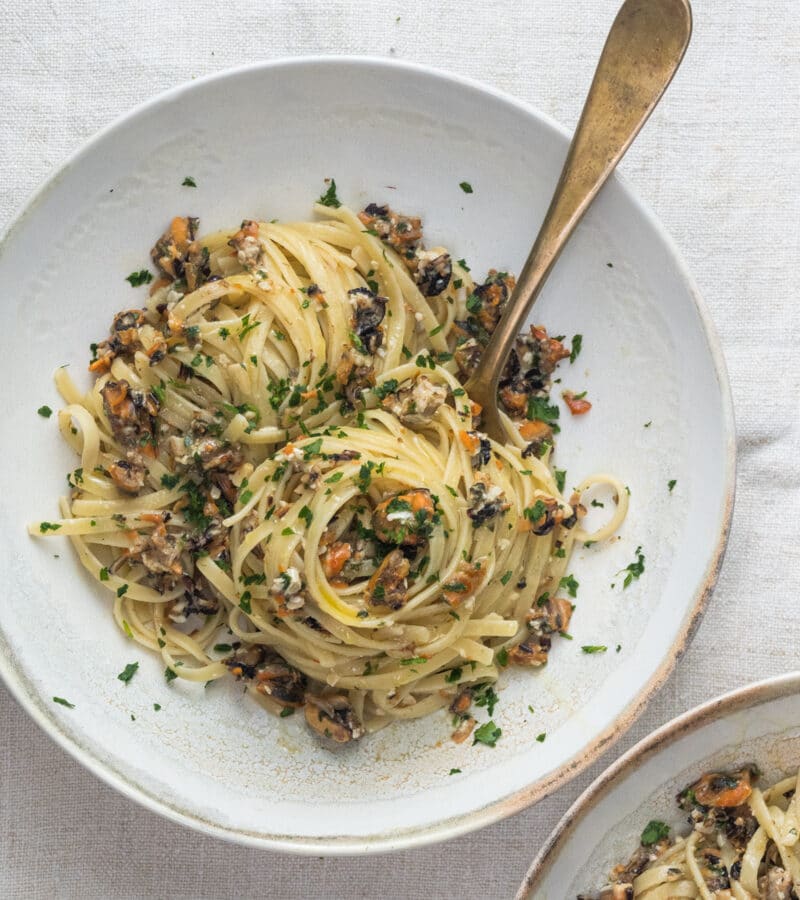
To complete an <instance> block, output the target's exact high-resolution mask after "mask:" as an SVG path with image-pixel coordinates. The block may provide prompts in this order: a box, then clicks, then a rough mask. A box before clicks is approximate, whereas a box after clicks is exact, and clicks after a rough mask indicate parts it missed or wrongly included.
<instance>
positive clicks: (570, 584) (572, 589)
mask: <svg viewBox="0 0 800 900" xmlns="http://www.w3.org/2000/svg"><path fill="white" fill-rule="evenodd" d="M558 586H559V587H560V588H564V590H565V591H566V592H567V593H568V594H569V595H570V597H577V596H578V588H579V587H580V582H579V581H576V580H575V577H574V575H565V576H564V577H563V578H562V579H561V581H559V582H558Z"/></svg>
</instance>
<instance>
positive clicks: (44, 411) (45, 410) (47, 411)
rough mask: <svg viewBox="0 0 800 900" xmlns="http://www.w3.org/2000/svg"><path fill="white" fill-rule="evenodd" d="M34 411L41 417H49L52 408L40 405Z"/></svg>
mask: <svg viewBox="0 0 800 900" xmlns="http://www.w3.org/2000/svg"><path fill="white" fill-rule="evenodd" d="M36 412H37V413H39V415H40V416H41V417H42V418H43V419H49V418H50V416H52V415H53V410H52V409H50V407H49V406H40V407H39V408H38V409H37V410H36Z"/></svg>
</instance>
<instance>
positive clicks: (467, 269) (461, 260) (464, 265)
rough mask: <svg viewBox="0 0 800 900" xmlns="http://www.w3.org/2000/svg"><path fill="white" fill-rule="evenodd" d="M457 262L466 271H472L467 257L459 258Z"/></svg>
mask: <svg viewBox="0 0 800 900" xmlns="http://www.w3.org/2000/svg"><path fill="white" fill-rule="evenodd" d="M457 262H458V264H459V265H460V266H461V268H462V269H463V270H464V271H465V272H469V271H470V267H469V266H468V265H467V261H466V260H465V259H459V260H457Z"/></svg>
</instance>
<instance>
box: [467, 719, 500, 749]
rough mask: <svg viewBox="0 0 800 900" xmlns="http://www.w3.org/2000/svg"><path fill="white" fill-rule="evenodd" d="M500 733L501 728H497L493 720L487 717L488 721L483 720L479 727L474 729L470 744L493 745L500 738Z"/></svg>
mask: <svg viewBox="0 0 800 900" xmlns="http://www.w3.org/2000/svg"><path fill="white" fill-rule="evenodd" d="M502 733H503V730H502V729H501V728H498V727H497V726H496V725H495V724H494V722H493V721H492V720H491V719H489V721H488V722H484V723H483V725H481V727H480V728H477V729H476V730H475V734H474V735H473V739H472V744H473V746H474V745H475V744H486V746H487V747H494V746H495V745H496V744H497V742H498V741H499V740H500V736H501V735H502Z"/></svg>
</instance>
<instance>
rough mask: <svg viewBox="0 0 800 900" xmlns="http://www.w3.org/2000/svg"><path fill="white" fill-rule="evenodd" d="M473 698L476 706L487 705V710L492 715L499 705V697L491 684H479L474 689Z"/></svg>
mask: <svg viewBox="0 0 800 900" xmlns="http://www.w3.org/2000/svg"><path fill="white" fill-rule="evenodd" d="M473 699H474V702H475V706H485V707H486V712H487V713H489V715H490V716H493V715H494V708H495V706H497V701H498V699H499V698H498V696H497V694H496V693H495V690H494V688H493V687H492V685H491V684H479V685H478V686H477V687H476V688H475V690H474V691H473Z"/></svg>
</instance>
